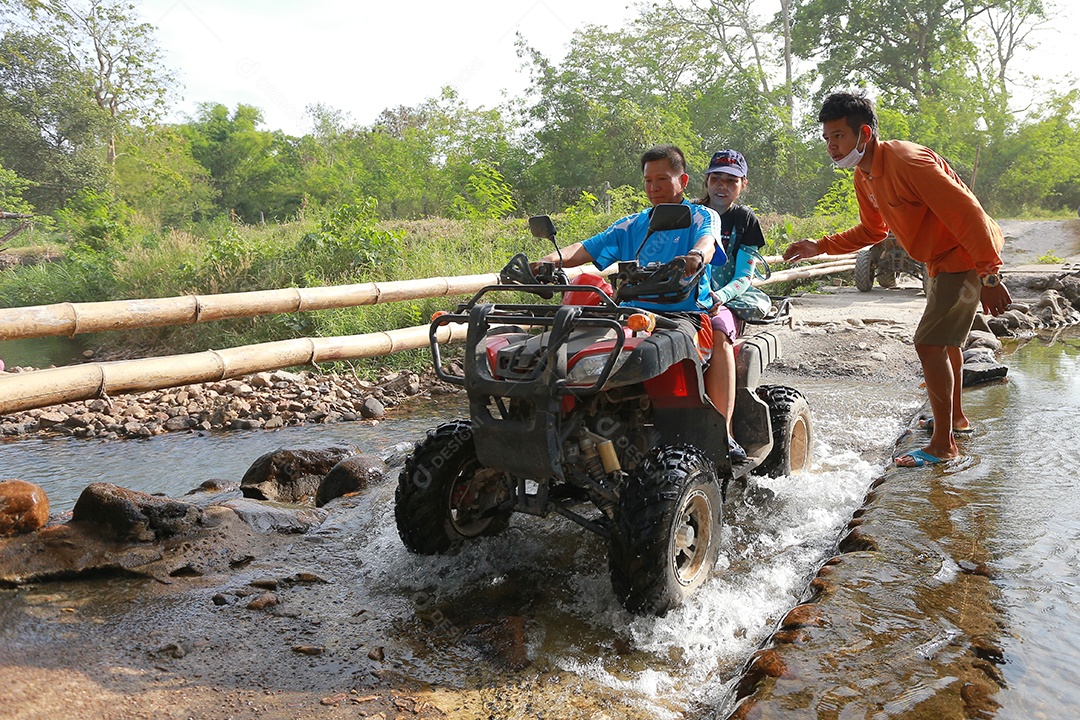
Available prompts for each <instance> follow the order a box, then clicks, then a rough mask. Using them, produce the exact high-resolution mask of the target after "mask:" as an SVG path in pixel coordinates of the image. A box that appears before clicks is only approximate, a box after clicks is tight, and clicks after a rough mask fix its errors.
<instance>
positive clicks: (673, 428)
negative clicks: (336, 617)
mask: <svg viewBox="0 0 1080 720" xmlns="http://www.w3.org/2000/svg"><path fill="white" fill-rule="evenodd" d="M660 152H666V150H663V149H662V150H661V151H660ZM678 157H680V158H681V154H680V155H679V156H678ZM654 163H659V165H655V164H654ZM644 166H645V167H644V172H645V175H646V186H647V187H649V188H650V190H652V192H651V193H650V195H651V196H652V197H654V198H655V199H654V202H656V205H655V206H654V207H653V209H652V210H651V211H649V212H648V213H647V214H643V217H644V218H645V220H644V224H643V230H642V232H641V233H640V234H637V233H636V231H635V232H634V234H632V233H631V231H629V230H628V229H627V226H632V225H633V224H634V221H635V219H636V216H631V217H630V218H627V219H625V220H624V221H620V223H616V225H615V226H613V227H612V228H611V229H609V231H608V232H607V233H601V235H600V236H597V238H604V236H605V235H606V236H607V239H606V240H605V239H597V238H591V239H590V240H587V241H585V242H584V243H579V244H575V245H572V246H570V247H569V248H568V249H567V252H566V253H565V256H564V258H563V260H564V264H582V263H584V262H587V261H588V260H589V259H592V258H595V259H596V260H597V261H598V262H601V263H610V262H613V261H614V260H615V259H616V258H620V257H621V258H626V260H625V261H623V262H620V263H619V269H618V273H617V275H616V284H617V288H616V289H615V290H614V292H612V290H611V287H610V286H606V287H605V285H606V283H604V281H603V278H601V277H599V276H596V275H588V274H583V275H582V276H580V277H578V278H576V279H575V281H574V282H573V283H571V282H570V281H569V279H568V278H567V275H566V274H565V273H564V272H563V271H562V268H561V267H560V266H559V265H558V263H557V259H558V258H559V256H560V255H561V254H562V253H560V252H559V251H558V250H556V251H555V252H554V253H552V255H549V256H547V258H548V259H545V260H544V261H541V262H539V263H533V264H532V265H530V264H529V263H528V260H527V259H526V258H525V256H524V255H516V256H515V257H514V258H512V259H511V261H510V262H509V263H508V264H507V265H506V267H504V268H503V270H502V271H501V273H500V284H499V285H491V286H488V287H485V288H483V289H481V290H480V291H479V292H477V293H476V294H475V295H474V296H473V297H472V298H471V299H470V300H469V301H467V302H465V303H462V304H461V305H459V306H458V308H457V311H456V312H453V313H441V314H437V315H436V317H434V318H433V320H432V323H431V328H430V338H431V350H432V355H433V359H434V364H435V372H436V375H437V376H438V377H439V379H441V380H443V381H445V382H448V383H452V384H456V385H460V386H462V387H463V388H465V391H466V393H467V395H468V400H469V418H468V419H467V420H454V421H451V422H447V423H444V424H442V425H440V426H439V427H438V428H435V429H434V430H431V431H429V432H428V434H427V436H426V437H425V438H424V439H423V440H422V441H420V442H418V443H417V444H416V447H415V449H414V451H413V453H412V455H411V456H410V457H409V458H408V459H407V460H406V462H405V466H404V468H403V470H402V472H401V474H400V475H399V477H398V487H397V492H396V495H395V508H394V516H395V520H396V522H397V527H398V534H399V535H400V537H401V539H402V542H403V543H404V544H405V546H406V547H407V548H408V549H409V550H411V551H412V552H416V553H420V554H425V555H430V554H437V553H446V552H451V551H453V550H454V549H455V548H457V547H458V546H459V545H461V544H462V543H463V542H467V541H470V540H473V539H476V538H480V537H485V536H492V535H497V534H499V533H501V532H502V531H504V530H505V529H506V528H507V526H508V525H509V523H510V518H511V516H512V515H513V514H514V513H525V514H529V515H536V516H540V517H546V516H548V515H550V514H557V515H560V516H562V517H564V518H567V519H569V520H571V521H573V522H575V523H577V524H578V525H580V526H582V527H584V528H586V529H588V530H590V531H591V532H593V533H596V534H597V535H600V536H601V537H603V538H605V539H607V541H608V543H609V545H608V564H609V569H610V573H611V583H612V588H613V590H614V592H615V596H616V597H617V598H618V600H619V601H620V602H621V603H622V605H623V606H624V607H626V608H627V609H628V610H630V611H631V612H636V613H652V614H657V615H663V614H664V613H666V612H667V611H668V610H670V609H671V608H673V607H676V606H678V605H679V604H681V603H682V602H683V600H684V599H685V598H686V597H687V596H688V595H689V594H690V593H691V592H693V591H694V590H695V589H696V588H697V587H698V586H700V585H701V584H702V583H703V582H705V580H706V579H707V578H708V576H709V574H710V573H711V572H712V569H713V567H714V566H715V564H716V558H717V553H718V552H719V546H720V527H721V523H722V520H723V512H722V511H723V502H724V497H725V494H726V490H727V487H728V484H729V482H730V481H731V480H734V479H737V478H742V477H745V476H746V475H748V474H749V473H750V472H752V471H755V470H756V471H759V472H764V473H768V474H771V475H787V474H793V473H797V472H800V471H802V470H803V469H805V468H806V467H808V465H809V461H810V447H811V421H810V411H809V406H808V405H807V404H806V400H805V399H804V398H803V397H802V395H800V394H799V393H798V392H797V391H796V390H794V389H792V388H787V387H783V386H779V385H759V381H760V379H761V375H762V372H763V371H764V369H765V367H766V366H767V365H768V363H769V362H770V361H771V360H772V359H774V358H775V357H778V355H779V345H778V342H777V340H776V338H775V337H774V336H772V335H771V334H770V333H767V332H762V333H757V334H755V335H754V336H752V337H750V338H740V340H739V343H738V347H737V348H736V400H735V409H734V413H733V419H734V423H735V427H737V428H738V429H739V431H740V433H742V435H743V436H745V437H746V438H747V445H746V457H745V458H744V459H742V460H740V461H738V462H734V461H733V460H732V458H731V457H730V455H729V453H728V442H727V431H726V423H725V418H724V417H723V415H722V414H721V413H720V412H719V411H718V410H717V409H716V408H715V406H714V405H713V404H712V403H711V402H710V400H709V398H708V397H707V396H706V395H705V390H704V388H705V382H704V377H703V373H704V372H708V370H707V369H706V357H707V355H708V351H709V349H710V347H711V344H710V343H708V342H704V343H703V342H702V341H703V340H710V341H711V337H709V333H708V330H711V327H710V325H709V323H708V317H707V316H704V318H705V322H704V323H702V322H701V320H700V318H701V317H702V313H701V312H700V307H701V305H704V306H706V307H707V306H708V304H709V303H710V301H711V298H710V296H709V284H708V277H707V274H706V272H705V271H706V266H705V262H706V261H707V260H709V259H711V258H710V255H709V251H714V248H715V240H714V239H713V235H712V234H711V233H712V226H711V222H710V221H711V220H712V217H711V215H710V214H709V213H712V211H711V210H710V211H707V212H705V210H706V209H705V208H702V207H701V206H697V207H696V208H694V207H692V206H690V205H688V204H682V203H662V202H659V200H661V199H678V196H679V195H680V194H681V190H682V186H684V185H685V181H686V175H685V173H684V172H681V167H676V166H675V165H674V164H673V163H672V161H671V160H669V159H668V158H667V157H666V156H662V157H661V158H660V159H659V160H657V159H648V154H647V157H646V160H645V163H644ZM650 178H651V180H652V181H651V182H650ZM654 184H655V185H656V187H657V188H660V187H665V188H667V189H666V190H659V189H653V185H654ZM673 188H677V190H672V189H673ZM673 193H674V195H675V196H676V197H674V198H672V197H671V196H672V194H673ZM529 225H530V229H531V230H532V232H533V234H534V235H536V236H537V237H544V238H548V239H551V240H552V241H554V238H555V229H554V225H553V224H552V222H551V220H550V218H548V217H546V216H537V217H534V218H530V221H529ZM620 226H622V227H620ZM668 238H676V239H674V240H668ZM609 242H610V246H608V243H609ZM661 246H662V249H661ZM556 248H558V244H557V243H556ZM646 248H649V251H648V253H646ZM661 252H662V253H663V255H660V257H663V258H665V260H664V261H659V260H656V259H655V258H656V257H657V256H656V255H653V253H657V254H659V253H661ZM642 257H645V259H646V260H649V259H652V261H651V262H650V261H646V262H643V261H642V260H641V258H642ZM687 265H691V266H693V267H695V268H696V269H695V270H694V271H692V272H690V273H689V274H687ZM556 293H559V294H561V295H562V302H561V303H559V304H552V303H547V302H540V301H535V302H531V303H522V302H521V301H520V300H519V299H518V298H520V295H521V294H531V295H536V296H539V297H541V298H551V297H552V296H553V295H555V294H556ZM508 294H509V295H511V296H513V297H512V299H511V300H510V301H506V302H493V301H492V300H491V299H490V298H491V296H495V295H508ZM699 303H700V304H699ZM671 308H675V309H676V312H675V313H674V314H672V313H671V312H670V309H671ZM654 310H656V311H659V312H654ZM695 321H696V322H697V326H695V325H694V323H695ZM451 324H464V325H466V326H467V333H466V340H465V349H464V354H463V358H462V360H463V370H460V371H459V370H456V369H455V368H454V367H449V368H448V367H444V366H443V363H442V361H441V355H440V348H439V342H438V337H439V335H440V331H441V330H442V329H443V326H444V325H446V326H448V325H451Z"/></svg>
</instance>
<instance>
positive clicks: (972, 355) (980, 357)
mask: <svg viewBox="0 0 1080 720" xmlns="http://www.w3.org/2000/svg"><path fill="white" fill-rule="evenodd" d="M963 358H964V362H965V363H996V362H997V356H996V355H994V351H993V350H991V349H990V348H985V347H976V348H971V349H970V350H965V351H964V353H963Z"/></svg>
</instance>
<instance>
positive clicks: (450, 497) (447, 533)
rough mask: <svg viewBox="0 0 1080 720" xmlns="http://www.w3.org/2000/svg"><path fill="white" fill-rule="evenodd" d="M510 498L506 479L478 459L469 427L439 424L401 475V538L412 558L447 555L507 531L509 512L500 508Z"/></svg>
mask: <svg viewBox="0 0 1080 720" xmlns="http://www.w3.org/2000/svg"><path fill="white" fill-rule="evenodd" d="M510 497H511V495H510V488H509V487H508V486H507V484H506V482H505V478H504V477H503V474H502V473H501V472H497V471H495V470H490V469H488V468H485V467H483V466H482V465H481V464H480V461H479V460H477V458H476V447H475V444H474V442H473V435H472V425H471V423H469V422H468V421H465V420H458V421H455V422H451V423H446V424H445V425H440V426H439V427H438V428H436V429H435V430H433V431H428V434H427V437H426V438H424V440H422V441H421V442H418V443H417V444H416V449H415V450H414V451H413V454H412V455H411V456H409V458H408V460H406V461H405V467H404V468H403V469H402V471H401V475H399V476H398V487H397V493H396V494H395V505H394V518H395V519H396V520H397V527H398V535H400V536H401V541H402V542H403V543H405V547H407V548H408V549H409V550H411V551H412V552H414V553H419V554H420V555H437V554H440V553H445V552H447V551H449V550H452V549H453V548H455V547H457V546H458V545H460V544H461V543H462V542H463V541H465V540H469V539H472V538H475V537H480V536H484V535H497V534H499V533H501V532H502V531H503V530H505V529H506V527H507V525H509V523H510V515H511V511H509V510H500V509H499V507H500V505H501V504H503V503H504V502H505V501H506V500H508V499H509V498H510Z"/></svg>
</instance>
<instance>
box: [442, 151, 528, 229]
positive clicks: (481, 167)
mask: <svg viewBox="0 0 1080 720" xmlns="http://www.w3.org/2000/svg"><path fill="white" fill-rule="evenodd" d="M514 207H515V206H514V198H513V197H512V196H511V194H510V186H509V185H507V184H506V181H505V180H504V179H503V176H502V175H501V174H500V173H499V169H498V168H497V167H495V165H493V164H492V163H490V162H488V161H486V160H481V161H479V162H477V163H476V170H475V172H474V173H473V174H472V175H469V180H468V182H467V183H466V190H465V193H464V194H460V195H457V196H456V197H455V198H454V200H453V201H452V202H451V203H450V216H451V217H456V218H460V219H464V220H477V219H480V218H491V219H495V220H497V219H500V218H505V217H507V216H508V215H510V213H512V212H513V211H514Z"/></svg>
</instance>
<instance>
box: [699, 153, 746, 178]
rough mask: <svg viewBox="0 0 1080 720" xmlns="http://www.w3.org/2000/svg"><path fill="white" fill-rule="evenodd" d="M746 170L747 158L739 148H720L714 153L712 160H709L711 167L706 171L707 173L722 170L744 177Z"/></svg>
mask: <svg viewBox="0 0 1080 720" xmlns="http://www.w3.org/2000/svg"><path fill="white" fill-rule="evenodd" d="M746 170H747V168H746V158H744V157H743V156H742V153H740V152H739V151H738V150H720V151H719V152H717V153H714V154H713V156H712V160H710V161H709V169H708V170H706V171H705V174H706V175H708V174H709V173H718V172H722V173H727V174H728V175H734V176H735V177H743V178H744V177H746Z"/></svg>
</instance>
